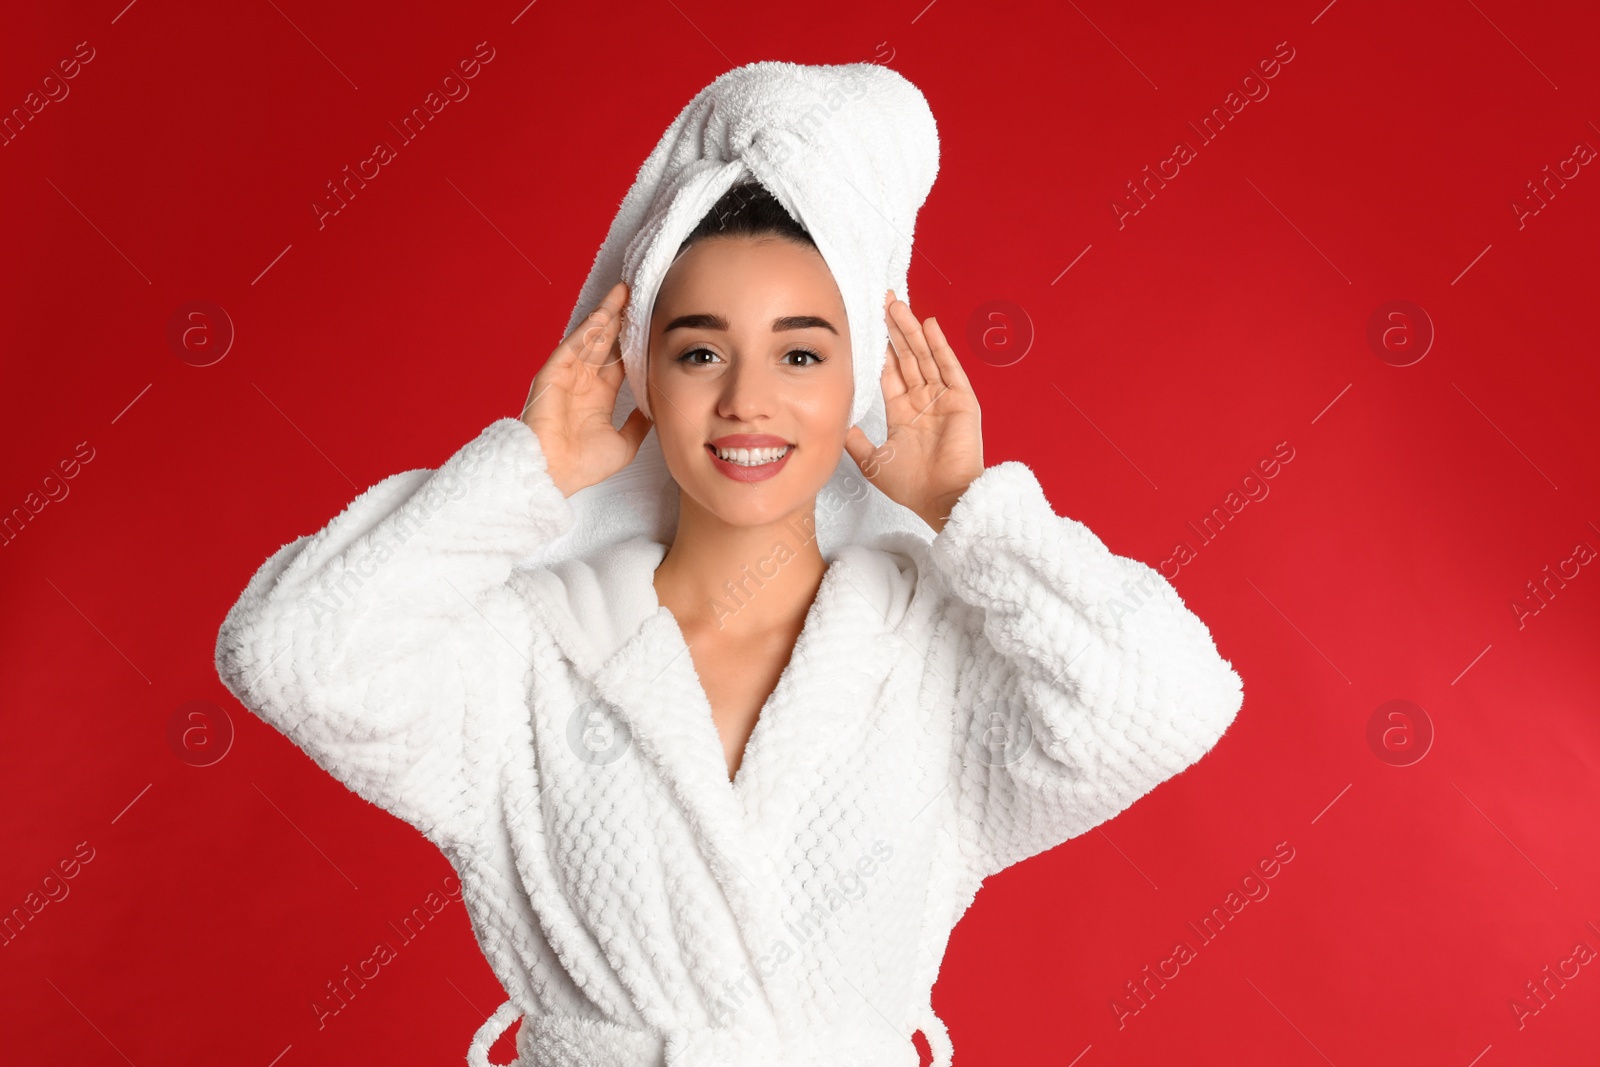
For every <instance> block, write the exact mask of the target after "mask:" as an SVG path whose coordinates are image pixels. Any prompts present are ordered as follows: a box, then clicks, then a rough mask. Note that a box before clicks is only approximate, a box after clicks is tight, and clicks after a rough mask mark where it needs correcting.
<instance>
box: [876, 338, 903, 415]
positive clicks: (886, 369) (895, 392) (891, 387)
mask: <svg viewBox="0 0 1600 1067" xmlns="http://www.w3.org/2000/svg"><path fill="white" fill-rule="evenodd" d="M878 384H879V385H880V386H882V388H883V404H884V408H885V409H886V410H887V408H888V407H889V405H890V402H891V401H893V400H895V399H897V398H899V397H902V396H905V395H906V392H907V391H908V390H909V389H910V386H908V385H907V384H906V376H905V374H903V373H902V372H901V370H900V358H899V357H898V356H896V355H895V352H894V344H893V343H892V342H891V343H890V345H889V350H888V351H887V352H886V353H885V354H884V360H883V373H882V374H880V375H878Z"/></svg>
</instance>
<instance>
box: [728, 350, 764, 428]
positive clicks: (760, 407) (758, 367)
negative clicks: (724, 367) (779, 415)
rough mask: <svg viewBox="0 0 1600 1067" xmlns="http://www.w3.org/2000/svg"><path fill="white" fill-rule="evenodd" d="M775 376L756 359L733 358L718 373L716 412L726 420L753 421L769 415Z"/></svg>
mask: <svg viewBox="0 0 1600 1067" xmlns="http://www.w3.org/2000/svg"><path fill="white" fill-rule="evenodd" d="M776 378H777V375H776V374H775V373H774V372H773V371H772V369H771V368H769V367H766V366H764V365H763V364H762V362H761V361H760V360H756V359H739V358H735V359H734V360H733V366H732V367H730V368H729V369H728V371H727V373H725V374H724V375H723V376H722V382H721V385H722V392H721V395H719V396H718V398H717V414H718V415H720V416H721V417H722V418H725V419H727V420H728V421H729V422H743V423H754V422H756V421H757V420H758V419H761V418H764V417H766V416H768V415H771V414H772V404H773V391H774V387H775V384H776Z"/></svg>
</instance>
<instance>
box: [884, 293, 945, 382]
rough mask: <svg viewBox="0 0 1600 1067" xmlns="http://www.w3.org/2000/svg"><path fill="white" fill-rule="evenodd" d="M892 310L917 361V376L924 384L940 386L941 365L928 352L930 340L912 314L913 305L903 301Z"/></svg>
mask: <svg viewBox="0 0 1600 1067" xmlns="http://www.w3.org/2000/svg"><path fill="white" fill-rule="evenodd" d="M890 310H891V312H892V313H893V314H894V316H895V318H896V320H897V321H898V322H899V324H900V333H901V335H902V336H904V337H905V339H906V342H907V345H908V346H909V348H910V350H911V354H912V357H913V358H914V359H916V361H917V374H918V375H919V376H920V377H921V378H922V380H923V381H924V382H928V383H930V384H939V382H940V378H939V365H938V364H937V363H936V362H934V359H933V353H932V352H931V351H929V350H928V339H927V338H926V337H924V336H923V334H922V323H920V322H918V321H917V317H916V315H914V314H912V312H911V305H910V304H907V303H906V302H905V301H904V300H901V301H898V302H897V303H896V304H894V305H893V307H892V308H891V309H890Z"/></svg>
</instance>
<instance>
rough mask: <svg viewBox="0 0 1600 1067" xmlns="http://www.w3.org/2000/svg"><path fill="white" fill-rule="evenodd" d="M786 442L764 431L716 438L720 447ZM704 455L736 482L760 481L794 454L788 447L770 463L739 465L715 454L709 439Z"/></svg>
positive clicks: (773, 473)
mask: <svg viewBox="0 0 1600 1067" xmlns="http://www.w3.org/2000/svg"><path fill="white" fill-rule="evenodd" d="M788 444H789V442H787V441H785V440H784V439H783V438H781V437H773V436H772V435H771V434H764V433H736V434H729V435H728V436H727V437H719V438H717V439H716V445H717V446H719V447H722V448H780V447H783V446H786V445H788ZM706 455H708V456H710V457H711V463H712V466H714V467H716V468H717V470H719V471H721V472H722V473H723V474H726V475H727V476H728V477H729V478H732V479H733V480H734V481H736V482H761V481H765V480H766V479H768V478H771V477H773V476H774V475H776V474H777V473H778V472H779V471H781V470H783V465H784V464H785V463H788V462H789V457H790V456H792V455H794V448H793V447H792V446H791V447H789V450H788V451H787V452H785V453H784V454H783V456H782V457H781V458H779V459H776V460H774V461H773V462H771V463H763V464H762V465H761V466H759V467H741V466H739V465H738V464H737V463H729V462H728V461H727V460H725V459H723V458H722V457H721V456H719V455H717V449H716V448H715V447H713V446H712V442H710V441H708V442H706Z"/></svg>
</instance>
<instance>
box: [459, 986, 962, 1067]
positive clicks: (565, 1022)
mask: <svg viewBox="0 0 1600 1067" xmlns="http://www.w3.org/2000/svg"><path fill="white" fill-rule="evenodd" d="M519 1014H520V1013H519V1012H518V1011H517V1009H516V1005H515V1002H514V1001H510V1000H508V1001H506V1002H505V1003H504V1004H502V1005H500V1007H498V1008H496V1009H495V1011H494V1014H493V1015H491V1016H489V1018H488V1019H486V1020H484V1023H483V1025H482V1026H480V1027H479V1028H478V1031H477V1033H476V1034H474V1035H473V1037H472V1044H471V1045H470V1046H469V1047H468V1049H467V1063H468V1065H469V1067H497V1065H495V1064H493V1063H490V1061H489V1049H490V1048H492V1047H493V1046H494V1043H495V1042H496V1041H498V1040H500V1037H501V1036H502V1035H503V1034H504V1033H505V1032H506V1031H507V1030H509V1029H510V1028H511V1024H512V1023H513V1022H515V1021H516V1020H517V1017H518V1015H519ZM917 1021H918V1026H917V1028H918V1029H920V1030H921V1031H922V1034H923V1036H924V1037H925V1038H926V1039H927V1041H928V1047H929V1049H930V1050H931V1051H932V1053H933V1065H932V1067H950V1062H951V1058H952V1053H953V1049H952V1047H951V1044H950V1035H949V1033H948V1032H947V1031H946V1029H945V1026H944V1023H943V1022H942V1021H940V1019H939V1017H938V1016H937V1015H935V1014H934V1012H933V1008H932V1006H931V1005H928V1006H925V1007H923V1008H922V1009H921V1010H920V1011H919V1012H918V1020H917ZM536 1044H537V1045H538V1046H539V1057H538V1062H539V1064H540V1067H545V1065H546V1064H548V1067H596V1065H600V1064H605V1065H607V1067H609V1065H610V1064H613V1063H615V1064H623V1063H637V1062H645V1060H646V1059H647V1058H650V1057H653V1056H656V1055H662V1053H663V1052H664V1055H663V1056H662V1062H663V1063H664V1067H750V1065H752V1064H761V1065H763V1067H841V1065H844V1064H861V1065H864V1067H865V1065H871V1067H900V1065H902V1064H904V1065H906V1067H915V1065H916V1063H917V1062H918V1059H917V1055H916V1049H915V1048H914V1047H913V1046H912V1044H911V1040H910V1037H909V1036H905V1037H900V1036H897V1035H895V1034H894V1033H893V1032H891V1031H890V1030H889V1029H888V1028H887V1027H884V1026H880V1025H877V1024H869V1025H867V1026H865V1027H863V1028H861V1029H860V1030H853V1031H851V1032H850V1033H849V1034H848V1036H846V1034H845V1033H843V1032H842V1031H840V1030H839V1029H837V1028H832V1029H830V1030H828V1031H827V1032H824V1033H813V1034H806V1035H803V1036H801V1037H799V1038H798V1039H797V1040H793V1041H790V1042H787V1043H784V1044H782V1045H780V1044H778V1043H776V1042H775V1041H774V1040H772V1039H769V1038H767V1037H764V1036H763V1035H761V1034H758V1033H755V1032H753V1031H751V1030H748V1029H744V1028H740V1027H727V1028H716V1027H707V1026H694V1027H676V1028H668V1029H666V1030H665V1031H664V1032H662V1033H660V1034H653V1033H651V1032H649V1031H644V1030H632V1029H629V1028H626V1027H622V1026H618V1025H616V1024H613V1023H607V1022H602V1021H599V1020H593V1019H585V1018H578V1017H575V1016H541V1017H539V1018H536V1019H530V1020H525V1021H524V1022H523V1028H522V1032H521V1033H519V1034H518V1040H517V1048H518V1053H519V1055H518V1058H517V1060H515V1061H513V1063H512V1064H508V1065H504V1067H514V1065H515V1064H521V1063H525V1062H528V1061H527V1060H525V1059H524V1056H523V1054H524V1053H529V1052H531V1051H532V1049H533V1048H534V1046H535V1045H536Z"/></svg>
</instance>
